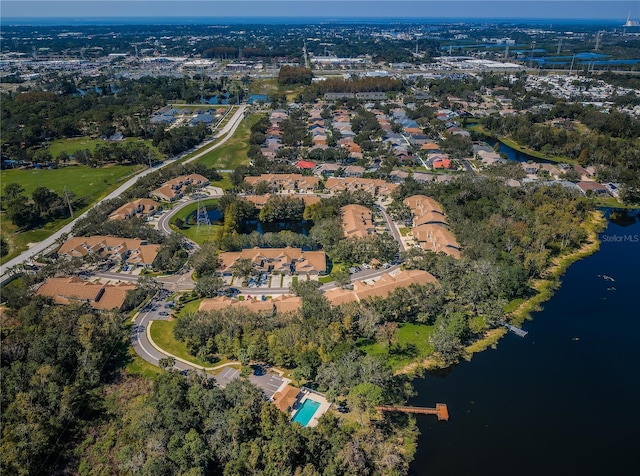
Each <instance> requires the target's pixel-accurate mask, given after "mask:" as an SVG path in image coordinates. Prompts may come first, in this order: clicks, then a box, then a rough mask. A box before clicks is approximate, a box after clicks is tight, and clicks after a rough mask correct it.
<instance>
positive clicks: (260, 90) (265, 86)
mask: <svg viewBox="0 0 640 476" xmlns="http://www.w3.org/2000/svg"><path fill="white" fill-rule="evenodd" d="M276 91H278V80H277V79H275V78H259V79H254V80H253V81H251V84H250V85H249V94H267V95H269V94H270V93H274V92H276Z"/></svg>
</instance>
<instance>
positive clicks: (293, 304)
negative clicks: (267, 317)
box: [198, 295, 302, 313]
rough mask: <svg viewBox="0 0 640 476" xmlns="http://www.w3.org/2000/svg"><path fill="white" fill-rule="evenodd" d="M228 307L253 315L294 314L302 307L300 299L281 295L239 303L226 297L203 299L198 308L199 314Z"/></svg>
mask: <svg viewBox="0 0 640 476" xmlns="http://www.w3.org/2000/svg"><path fill="white" fill-rule="evenodd" d="M229 307H238V308H243V309H248V310H250V311H253V312H255V313H259V312H268V313H285V312H295V311H297V310H299V309H300V308H301V307H302V298H301V297H298V296H291V295H282V296H277V297H274V298H273V299H266V300H264V301H263V300H262V299H245V300H243V301H240V300H238V299H232V298H229V297H226V296H218V297H215V298H211V299H203V300H202V302H201V303H200V306H199V307H198V311H200V312H209V311H223V310H225V309H228V308H229Z"/></svg>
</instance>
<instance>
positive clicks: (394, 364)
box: [358, 323, 434, 370]
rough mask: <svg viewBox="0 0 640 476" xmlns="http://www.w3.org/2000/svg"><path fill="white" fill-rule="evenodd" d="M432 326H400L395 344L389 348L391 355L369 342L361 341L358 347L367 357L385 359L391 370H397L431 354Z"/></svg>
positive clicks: (380, 346) (381, 347) (383, 348)
mask: <svg viewBox="0 0 640 476" xmlns="http://www.w3.org/2000/svg"><path fill="white" fill-rule="evenodd" d="M433 330H434V326H428V325H426V324H411V323H407V324H401V325H400V328H399V329H398V332H397V333H396V338H397V339H396V343H395V344H393V345H392V346H391V349H392V350H391V353H388V352H387V348H386V346H384V345H382V344H380V343H378V342H373V341H371V340H364V341H361V342H360V343H359V344H358V345H359V347H360V348H361V349H362V350H363V351H365V352H366V353H367V354H369V355H381V356H385V357H387V361H388V362H389V365H390V366H391V368H392V369H393V370H396V369H399V368H401V367H403V366H405V365H407V364H410V363H411V362H417V361H421V360H423V359H425V358H426V357H428V356H429V355H431V354H432V353H433V346H432V345H431V344H429V337H430V336H431V334H432V333H433Z"/></svg>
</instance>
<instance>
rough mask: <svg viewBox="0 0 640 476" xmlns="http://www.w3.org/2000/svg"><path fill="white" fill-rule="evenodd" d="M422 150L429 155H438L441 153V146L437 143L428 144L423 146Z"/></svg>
mask: <svg viewBox="0 0 640 476" xmlns="http://www.w3.org/2000/svg"><path fill="white" fill-rule="evenodd" d="M420 150H426V151H427V153H429V154H437V153H440V146H439V145H438V144H436V143H435V142H427V143H425V144H422V147H420Z"/></svg>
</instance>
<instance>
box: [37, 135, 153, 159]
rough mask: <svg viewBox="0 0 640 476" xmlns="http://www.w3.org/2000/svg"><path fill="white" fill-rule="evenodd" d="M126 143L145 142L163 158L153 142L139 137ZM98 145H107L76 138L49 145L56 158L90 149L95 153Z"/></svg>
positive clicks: (103, 142) (92, 140) (89, 139)
mask: <svg viewBox="0 0 640 476" xmlns="http://www.w3.org/2000/svg"><path fill="white" fill-rule="evenodd" d="M124 141H125V142H138V141H141V142H144V143H145V144H146V145H147V146H149V147H150V148H151V150H153V151H154V152H155V153H156V155H157V156H159V157H160V156H162V154H161V153H160V152H158V149H156V148H155V147H154V146H153V145H151V140H150V139H147V140H141V139H138V138H137V137H127V138H126V139H125V140H124ZM98 144H107V142H106V141H105V140H104V139H92V138H91V137H75V138H73V139H57V140H54V141H53V142H52V143H51V144H50V145H49V152H51V156H52V157H53V158H56V157H57V156H58V154H60V152H62V151H65V152H66V153H67V154H69V155H71V154H73V153H74V152H75V151H76V150H82V149H89V150H90V151H93V149H95V148H96V146H97V145H98Z"/></svg>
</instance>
